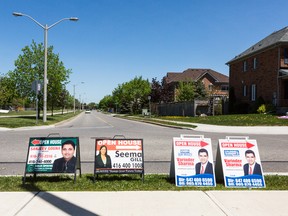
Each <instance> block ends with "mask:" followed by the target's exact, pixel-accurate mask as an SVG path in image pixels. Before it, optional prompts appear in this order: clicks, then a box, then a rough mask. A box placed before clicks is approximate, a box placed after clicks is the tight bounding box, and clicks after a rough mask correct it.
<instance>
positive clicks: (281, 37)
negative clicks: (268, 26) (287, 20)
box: [226, 27, 288, 64]
mask: <svg viewBox="0 0 288 216" xmlns="http://www.w3.org/2000/svg"><path fill="white" fill-rule="evenodd" d="M285 42H288V27H285V28H283V29H280V30H278V31H275V32H273V33H272V34H270V35H269V36H267V37H265V38H264V39H262V40H261V41H259V42H258V43H256V44H254V45H253V46H251V47H249V48H248V49H247V50H245V51H244V52H242V53H240V54H239V55H237V56H235V57H234V58H233V59H231V60H230V61H228V62H227V63H226V64H230V63H231V62H234V61H236V60H238V59H241V58H243V57H246V56H248V55H251V54H253V53H256V52H258V51H260V50H263V49H266V48H268V47H270V46H273V45H275V44H278V43H285Z"/></svg>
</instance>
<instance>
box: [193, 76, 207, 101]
mask: <svg viewBox="0 0 288 216" xmlns="http://www.w3.org/2000/svg"><path fill="white" fill-rule="evenodd" d="M194 84H195V99H202V98H206V97H207V95H208V94H207V91H206V89H205V86H204V84H203V82H202V81H200V80H198V81H196V82H195V83H194Z"/></svg>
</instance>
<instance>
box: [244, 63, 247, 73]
mask: <svg viewBox="0 0 288 216" xmlns="http://www.w3.org/2000/svg"><path fill="white" fill-rule="evenodd" d="M243 71H244V72H245V71H247V61H244V62H243Z"/></svg>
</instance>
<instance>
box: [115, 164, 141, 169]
mask: <svg viewBox="0 0 288 216" xmlns="http://www.w3.org/2000/svg"><path fill="white" fill-rule="evenodd" d="M112 168H115V169H122V168H125V169H129V168H130V169H142V168H143V166H142V163H113V166H112Z"/></svg>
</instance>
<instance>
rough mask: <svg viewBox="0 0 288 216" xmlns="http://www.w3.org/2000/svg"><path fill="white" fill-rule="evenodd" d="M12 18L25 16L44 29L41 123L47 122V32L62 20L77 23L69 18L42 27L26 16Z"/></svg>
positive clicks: (16, 13) (14, 13) (73, 18)
mask: <svg viewBox="0 0 288 216" xmlns="http://www.w3.org/2000/svg"><path fill="white" fill-rule="evenodd" d="M13 15H14V16H17V17H18V16H25V17H28V18H29V19H31V20H32V21H33V22H35V23H36V24H37V25H39V26H40V27H41V28H43V29H44V93H43V122H46V121H47V38H48V30H49V29H50V28H52V27H53V26H55V25H57V24H58V23H60V22H62V21H64V20H70V21H77V20H78V18H77V17H70V18H63V19H61V20H59V21H57V22H55V23H54V24H52V25H50V26H48V25H47V24H46V25H42V24H41V23H39V22H38V21H37V20H35V19H34V18H33V17H31V16H29V15H27V14H22V13H18V12H13Z"/></svg>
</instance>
